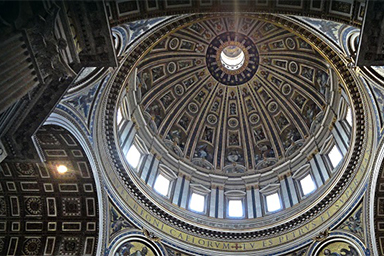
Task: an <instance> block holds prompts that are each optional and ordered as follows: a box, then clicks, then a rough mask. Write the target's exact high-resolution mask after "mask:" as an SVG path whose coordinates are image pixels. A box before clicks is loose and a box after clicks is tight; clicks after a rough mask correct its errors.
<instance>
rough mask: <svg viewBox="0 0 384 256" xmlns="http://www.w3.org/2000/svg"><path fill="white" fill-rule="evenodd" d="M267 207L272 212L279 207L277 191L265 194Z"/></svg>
mask: <svg viewBox="0 0 384 256" xmlns="http://www.w3.org/2000/svg"><path fill="white" fill-rule="evenodd" d="M266 199H267V209H268V211H269V212H274V211H277V210H280V209H281V203H280V198H279V195H278V194H277V193H275V194H272V195H269V196H266Z"/></svg>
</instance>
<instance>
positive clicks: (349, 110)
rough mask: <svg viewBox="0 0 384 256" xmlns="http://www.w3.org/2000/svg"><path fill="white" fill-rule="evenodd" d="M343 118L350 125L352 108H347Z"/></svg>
mask: <svg viewBox="0 0 384 256" xmlns="http://www.w3.org/2000/svg"><path fill="white" fill-rule="evenodd" d="M345 119H346V120H347V122H348V123H349V125H350V126H352V110H351V108H348V110H347V115H346V117H345Z"/></svg>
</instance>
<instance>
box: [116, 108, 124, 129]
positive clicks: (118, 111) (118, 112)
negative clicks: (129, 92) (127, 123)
mask: <svg viewBox="0 0 384 256" xmlns="http://www.w3.org/2000/svg"><path fill="white" fill-rule="evenodd" d="M121 121H123V115H122V114H121V108H118V109H117V125H120V123H121Z"/></svg>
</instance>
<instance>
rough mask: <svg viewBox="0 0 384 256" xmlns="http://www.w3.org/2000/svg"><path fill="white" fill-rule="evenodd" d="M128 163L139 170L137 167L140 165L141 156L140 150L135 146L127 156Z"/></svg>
mask: <svg viewBox="0 0 384 256" xmlns="http://www.w3.org/2000/svg"><path fill="white" fill-rule="evenodd" d="M126 157H127V160H128V163H129V164H130V165H131V166H132V167H133V168H137V165H138V164H139V161H140V157H141V154H140V152H139V150H137V148H136V146H135V145H132V146H131V148H130V149H129V150H128V153H127V155H126Z"/></svg>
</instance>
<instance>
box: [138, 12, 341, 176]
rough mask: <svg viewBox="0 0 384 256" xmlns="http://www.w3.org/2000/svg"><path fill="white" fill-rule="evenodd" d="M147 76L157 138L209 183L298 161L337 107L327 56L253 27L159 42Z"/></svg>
mask: <svg viewBox="0 0 384 256" xmlns="http://www.w3.org/2000/svg"><path fill="white" fill-rule="evenodd" d="M223 56H224V58H225V56H229V57H228V60H229V62H230V63H232V62H233V63H235V64H234V66H231V65H230V64H228V63H226V62H225V61H223ZM230 58H232V59H230ZM236 58H237V59H236ZM228 60H226V61H227V62H228ZM231 61H232V62H231ZM236 61H238V63H237V64H236ZM137 68H138V73H137V78H138V81H139V82H138V83H139V84H138V85H139V89H140V101H139V102H138V103H139V104H140V110H141V111H142V112H143V116H144V117H146V122H147V124H148V125H149V127H151V130H152V131H151V132H152V134H153V135H154V136H157V137H158V138H160V140H161V141H162V142H163V143H164V145H165V146H166V147H167V148H168V149H169V151H170V152H171V154H172V155H174V156H175V157H177V158H178V159H181V160H182V161H184V162H185V163H187V164H189V165H192V166H194V167H195V168H197V169H199V170H201V171H204V172H208V173H221V174H224V173H225V174H228V175H236V174H238V173H248V174H251V173H266V172H268V170H271V169H272V168H274V167H276V166H278V165H280V164H282V163H284V162H285V161H287V160H288V159H292V158H294V157H295V156H297V155H298V152H299V151H300V149H302V148H303V147H305V146H306V145H307V146H309V145H308V144H309V143H310V142H309V141H310V140H311V138H313V136H315V134H316V133H317V132H318V130H319V128H320V125H318V124H319V122H321V120H323V119H327V118H326V116H325V114H326V112H325V110H326V108H327V106H331V105H332V104H333V102H332V100H333V99H334V98H332V97H330V91H331V89H332V88H331V87H332V85H331V83H332V81H331V78H330V76H331V73H332V70H331V69H330V67H329V65H328V64H327V62H326V61H325V60H324V58H323V57H321V56H320V54H319V53H317V52H316V51H315V50H314V49H313V48H312V47H311V46H310V45H309V44H308V43H307V42H306V41H304V40H303V39H302V38H300V37H299V36H297V35H295V34H293V33H291V32H289V31H287V30H285V29H283V28H281V27H278V26H276V25H273V24H271V23H268V22H264V21H260V20H257V19H252V18H239V19H234V18H230V17H228V18H210V19H205V20H202V21H198V22H194V23H192V24H190V25H189V26H187V27H185V28H183V29H180V30H178V31H175V32H174V33H172V34H170V35H168V36H167V37H165V38H163V39H162V40H161V41H160V42H158V43H157V44H156V46H154V47H153V49H151V50H150V51H149V52H148V54H146V56H145V57H144V58H143V60H142V61H141V62H140V63H139V64H138V66H137ZM333 86H337V85H333ZM327 113H328V114H331V113H332V112H329V111H328V112H327Z"/></svg>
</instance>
